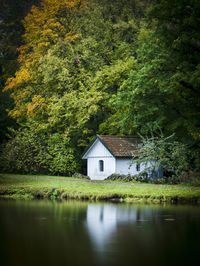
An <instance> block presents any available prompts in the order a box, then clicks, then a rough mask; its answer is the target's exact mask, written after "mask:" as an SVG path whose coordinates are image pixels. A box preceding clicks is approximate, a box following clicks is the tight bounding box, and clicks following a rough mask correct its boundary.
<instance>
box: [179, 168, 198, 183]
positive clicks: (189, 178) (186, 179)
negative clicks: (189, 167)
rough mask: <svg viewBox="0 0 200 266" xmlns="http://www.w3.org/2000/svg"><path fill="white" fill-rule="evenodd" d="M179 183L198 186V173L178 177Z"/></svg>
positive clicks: (191, 172)
mask: <svg viewBox="0 0 200 266" xmlns="http://www.w3.org/2000/svg"><path fill="white" fill-rule="evenodd" d="M180 182H181V183H184V184H190V185H193V186H200V172H195V171H189V172H188V173H184V174H183V175H181V176H180Z"/></svg>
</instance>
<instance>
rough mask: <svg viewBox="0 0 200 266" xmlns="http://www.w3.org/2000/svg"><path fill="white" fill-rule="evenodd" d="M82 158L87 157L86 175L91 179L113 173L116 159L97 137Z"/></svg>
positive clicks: (100, 178) (102, 177)
mask: <svg viewBox="0 0 200 266" xmlns="http://www.w3.org/2000/svg"><path fill="white" fill-rule="evenodd" d="M84 159H87V175H88V176H89V177H90V178H91V179H95V180H103V179H105V178H106V177H108V176H109V175H111V174H113V173H115V161H116V159H115V157H113V155H112V154H111V153H110V152H109V151H108V149H106V147H105V146H104V145H103V144H102V143H101V142H100V141H99V140H98V139H97V140H96V141H95V142H94V144H93V145H92V147H91V148H90V149H89V151H88V152H87V153H86V154H85V155H84ZM100 160H102V161H103V171H100V165H99V164H100V163H99V161H100Z"/></svg>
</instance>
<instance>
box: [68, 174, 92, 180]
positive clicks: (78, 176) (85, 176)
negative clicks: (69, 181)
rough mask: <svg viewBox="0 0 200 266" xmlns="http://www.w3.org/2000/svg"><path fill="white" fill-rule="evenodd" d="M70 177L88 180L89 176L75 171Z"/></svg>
mask: <svg viewBox="0 0 200 266" xmlns="http://www.w3.org/2000/svg"><path fill="white" fill-rule="evenodd" d="M72 177H74V178H80V179H88V180H90V178H89V176H87V175H83V174H80V173H75V174H73V175H72Z"/></svg>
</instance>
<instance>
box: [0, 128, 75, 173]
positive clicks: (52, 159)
mask: <svg viewBox="0 0 200 266" xmlns="http://www.w3.org/2000/svg"><path fill="white" fill-rule="evenodd" d="M0 164H1V165H0V167H1V169H2V170H3V171H4V172H9V173H19V174H26V173H33V174H34V173H40V174H54V175H71V174H72V173H74V172H75V171H77V170H78V169H79V165H78V163H77V161H76V158H75V150H74V148H73V147H72V146H71V144H70V138H66V137H64V136H62V135H61V134H59V133H54V134H49V135H48V134H46V133H38V132H35V131H33V130H31V129H30V128H21V129H20V130H18V131H14V130H12V136H11V137H10V140H9V141H8V142H7V143H6V144H5V146H4V147H3V149H2V153H1V158H0Z"/></svg>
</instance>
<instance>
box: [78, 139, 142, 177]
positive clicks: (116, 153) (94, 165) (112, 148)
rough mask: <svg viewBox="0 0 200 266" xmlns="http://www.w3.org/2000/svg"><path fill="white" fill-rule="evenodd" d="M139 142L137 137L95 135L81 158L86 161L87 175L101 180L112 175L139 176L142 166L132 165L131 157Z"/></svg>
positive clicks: (135, 151)
mask: <svg viewBox="0 0 200 266" xmlns="http://www.w3.org/2000/svg"><path fill="white" fill-rule="evenodd" d="M140 142H141V140H140V138H137V137H120V136H104V135H101V136H100V135H97V136H96V137H95V139H94V140H93V141H92V142H91V143H90V145H89V146H88V148H87V149H86V151H85V152H84V154H83V156H82V159H87V175H88V176H89V177H90V178H91V179H95V180H103V179H105V178H107V177H108V176H109V175H111V174H113V173H117V174H125V175H127V174H130V175H135V174H139V173H140V172H141V171H143V170H144V165H138V164H137V165H136V164H132V157H133V154H135V155H136V154H137V147H138V144H139V143H140Z"/></svg>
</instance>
